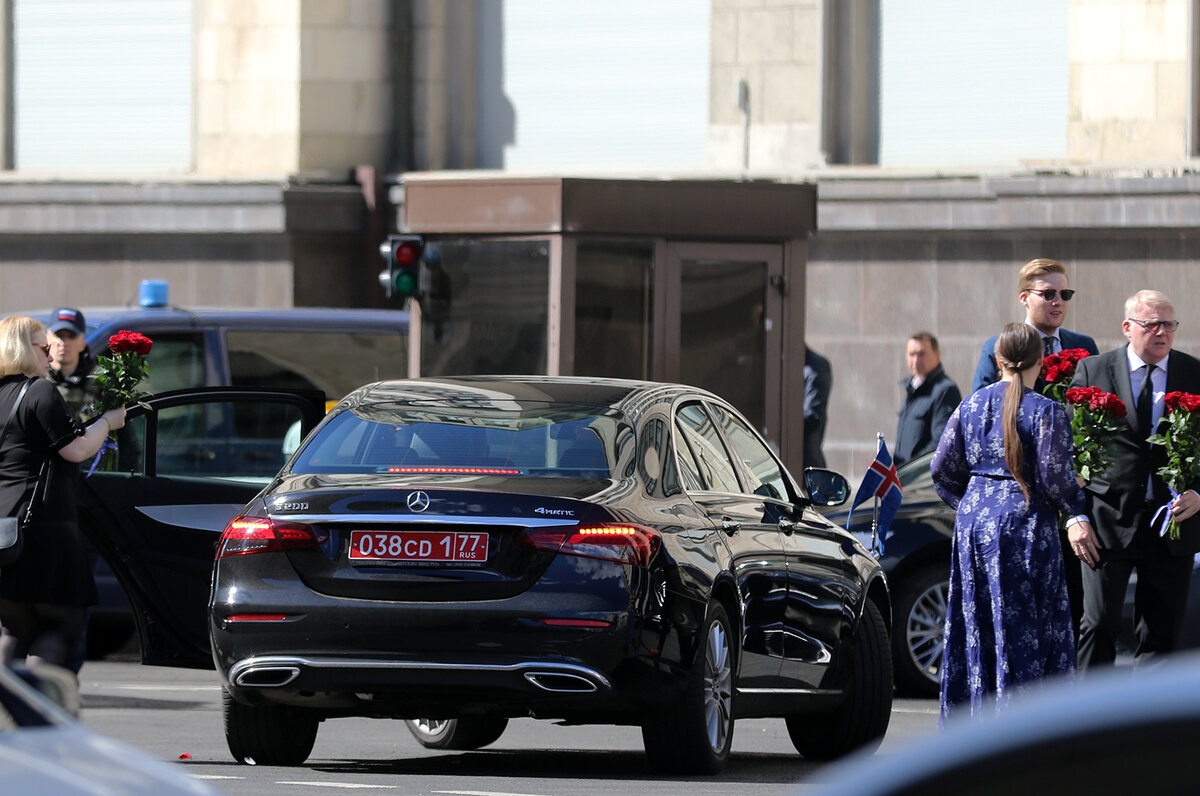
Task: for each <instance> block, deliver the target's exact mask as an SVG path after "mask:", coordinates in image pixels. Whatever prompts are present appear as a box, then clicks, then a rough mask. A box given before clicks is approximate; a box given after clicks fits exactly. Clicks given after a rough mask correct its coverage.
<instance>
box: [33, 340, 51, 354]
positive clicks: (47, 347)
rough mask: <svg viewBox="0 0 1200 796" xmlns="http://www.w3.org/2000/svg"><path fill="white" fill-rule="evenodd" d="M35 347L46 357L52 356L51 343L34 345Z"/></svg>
mask: <svg viewBox="0 0 1200 796" xmlns="http://www.w3.org/2000/svg"><path fill="white" fill-rule="evenodd" d="M33 347H34V348H37V349H39V350H40V351H41V352H42V353H43V354H45V355H46V356H50V344H49V343H34V344H33Z"/></svg>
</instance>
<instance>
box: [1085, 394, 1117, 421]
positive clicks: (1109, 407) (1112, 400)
mask: <svg viewBox="0 0 1200 796" xmlns="http://www.w3.org/2000/svg"><path fill="white" fill-rule="evenodd" d="M1091 407H1092V408H1093V409H1103V410H1104V411H1105V412H1108V413H1109V414H1110V415H1112V416H1113V417H1114V418H1116V419H1118V420H1120V419H1121V418H1122V417H1125V411H1126V410H1125V402H1124V401H1122V400H1121V399H1120V398H1118V397H1117V396H1115V395H1113V394H1112V393H1111V392H1106V393H1102V394H1101V395H1099V396H1098V397H1097V398H1096V399H1095V401H1094V402H1092V404H1091Z"/></svg>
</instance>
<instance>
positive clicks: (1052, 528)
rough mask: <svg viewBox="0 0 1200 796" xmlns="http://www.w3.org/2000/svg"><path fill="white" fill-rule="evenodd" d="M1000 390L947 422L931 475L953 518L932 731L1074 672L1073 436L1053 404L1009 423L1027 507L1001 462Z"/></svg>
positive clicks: (1003, 386)
mask: <svg viewBox="0 0 1200 796" xmlns="http://www.w3.org/2000/svg"><path fill="white" fill-rule="evenodd" d="M1007 389H1008V383H1007V382H998V383H996V384H992V385H989V386H987V387H984V388H983V389H981V390H979V391H978V392H975V393H973V394H972V395H971V396H970V397H968V398H967V399H966V400H965V401H963V402H962V403H961V404H959V407H958V409H956V410H955V411H954V414H953V415H951V417H950V420H949V422H948V423H947V424H946V429H945V431H944V432H943V434H942V439H941V442H940V444H939V445H938V449H937V453H936V454H935V455H934V457H933V463H932V465H931V469H932V474H933V480H934V486H935V488H936V489H937V492H938V494H939V495H941V497H942V499H943V500H945V501H946V503H948V504H949V505H950V507H951V508H954V509H955V510H956V511H957V515H956V517H955V521H954V540H953V550H952V553H951V570H950V594H949V604H948V606H947V614H946V630H945V647H944V650H943V653H942V685H941V721H942V723H943V724H944V723H945V721H946V719H947V718H948V717H949V715H950V714H951V712H952V711H954V712H955V713H956V714H957V713H958V712H959V709H960V708H961V710H963V711H969V714H970V715H971V716H977V715H980V714H983V713H986V712H989V711H994V710H1000V709H1001V708H1002V707H1003V706H1004V705H1006V704H1007V703H1008V701H1009V700H1010V699H1011V698H1012V696H1013V694H1015V693H1018V692H1020V691H1021V690H1022V689H1023V688H1024V687H1026V686H1028V685H1029V684H1031V683H1033V682H1035V681H1037V680H1040V679H1041V678H1043V677H1047V676H1049V675H1054V674H1073V673H1074V671H1075V639H1074V631H1073V628H1072V624H1071V607H1070V604H1069V602H1068V600H1067V585H1066V579H1065V574H1064V571H1063V560H1062V544H1061V542H1060V541H1059V535H1058V520H1059V516H1060V515H1061V514H1064V513H1065V514H1071V515H1073V514H1082V513H1083V511H1084V494H1083V490H1082V489H1080V487H1079V484H1078V483H1077V482H1076V481H1075V474H1074V471H1073V469H1072V451H1071V428H1070V423H1069V421H1068V420H1067V416H1066V412H1065V411H1064V410H1063V408H1062V407H1061V406H1059V404H1057V403H1056V402H1054V401H1052V400H1050V399H1049V398H1046V397H1044V396H1041V395H1038V394H1037V393H1035V392H1032V391H1030V390H1026V391H1025V394H1024V397H1023V398H1022V399H1021V406H1020V410H1019V412H1018V414H1017V427H1018V433H1019V434H1020V437H1021V448H1022V451H1023V453H1024V460H1025V464H1024V473H1023V474H1024V477H1025V481H1026V484H1027V485H1028V487H1029V490H1030V497H1031V501H1030V503H1031V505H1029V504H1027V502H1026V500H1025V496H1024V495H1023V494H1022V493H1021V488H1020V486H1018V485H1017V482H1016V481H1015V480H1014V479H1013V477H1012V475H1011V473H1010V472H1009V470H1008V466H1007V464H1006V463H1005V460H1004V421H1003V415H1002V408H1003V405H1004V393H1005V391H1006V390H1007Z"/></svg>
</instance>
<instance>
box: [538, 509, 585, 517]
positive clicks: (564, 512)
mask: <svg viewBox="0 0 1200 796" xmlns="http://www.w3.org/2000/svg"><path fill="white" fill-rule="evenodd" d="M533 513H534V514H549V515H550V516H551V517H574V516H575V512H574V511H571V510H570V509H546V508H542V507H541V506H538V507H537V508H536V509H534V510H533Z"/></svg>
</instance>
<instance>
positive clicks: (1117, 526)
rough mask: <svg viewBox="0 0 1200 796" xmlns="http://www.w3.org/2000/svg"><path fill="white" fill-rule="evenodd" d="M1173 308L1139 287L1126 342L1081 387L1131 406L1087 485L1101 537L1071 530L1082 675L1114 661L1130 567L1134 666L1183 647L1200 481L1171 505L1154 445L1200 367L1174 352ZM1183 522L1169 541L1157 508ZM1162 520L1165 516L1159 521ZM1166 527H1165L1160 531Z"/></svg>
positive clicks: (1078, 376)
mask: <svg viewBox="0 0 1200 796" xmlns="http://www.w3.org/2000/svg"><path fill="white" fill-rule="evenodd" d="M1178 328H1179V321H1177V320H1175V309H1174V307H1172V306H1171V302H1170V300H1168V299H1167V297H1166V296H1165V295H1163V294H1162V293H1160V292H1158V291H1157V290H1142V291H1139V292H1137V293H1135V294H1134V295H1132V296H1130V297H1129V299H1128V300H1126V302H1125V320H1124V321H1123V322H1122V323H1121V329H1122V330H1123V331H1124V333H1125V337H1126V338H1128V340H1129V343H1128V344H1127V345H1125V346H1123V347H1121V348H1118V349H1115V350H1113V351H1106V352H1105V353H1103V354H1101V355H1100V356H1096V357H1088V358H1086V359H1083V360H1081V361H1080V363H1079V366H1078V369H1077V370H1076V371H1075V380H1074V382H1073V385H1074V386H1076V387H1099V388H1100V389H1102V390H1104V391H1105V392H1111V393H1116V394H1117V396H1118V397H1119V398H1120V399H1121V400H1122V401H1124V402H1125V406H1126V407H1128V414H1127V415H1126V417H1125V419H1124V420H1123V421H1120V420H1119V421H1117V422H1118V423H1120V424H1121V426H1122V427H1121V431H1120V432H1119V433H1118V434H1117V435H1116V437H1115V438H1114V440H1113V445H1112V448H1111V451H1112V453H1113V459H1112V463H1111V464H1110V465H1109V466H1108V468H1107V469H1106V470H1105V471H1104V472H1103V473H1101V474H1099V475H1097V476H1095V477H1094V478H1092V480H1091V481H1089V482H1088V483H1087V484H1086V485H1085V486H1084V492H1085V493H1086V494H1087V498H1088V506H1087V514H1088V516H1090V517H1091V518H1092V525H1093V527H1094V532H1091V531H1086V530H1085V529H1084V527H1083V526H1079V525H1074V526H1073V527H1071V528H1070V529H1069V530H1068V537H1069V543H1070V546H1071V547H1070V549H1071V552H1072V553H1073V554H1074V555H1076V556H1077V557H1078V558H1079V560H1080V561H1082V562H1083V563H1084V564H1085V565H1086V566H1084V567H1083V621H1082V624H1081V626H1080V632H1079V651H1078V659H1079V661H1078V662H1079V668H1080V669H1081V670H1083V669H1087V668H1089V667H1092V666H1097V665H1100V664H1106V663H1112V662H1113V660H1114V659H1115V658H1116V639H1117V635H1118V633H1119V632H1120V629H1121V621H1122V619H1121V609H1122V606H1123V604H1124V601H1125V590H1126V587H1127V586H1128V584H1129V578H1130V575H1131V574H1132V572H1133V570H1134V569H1136V570H1137V573H1138V580H1137V589H1136V591H1135V594H1134V614H1133V618H1134V625H1135V632H1136V636H1137V649H1136V650H1135V652H1134V656H1135V657H1134V660H1135V662H1137V663H1142V662H1146V661H1148V660H1149V659H1151V658H1153V657H1154V656H1157V655H1161V654H1163V653H1167V652H1171V651H1173V650H1175V649H1177V646H1178V639H1179V633H1180V630H1181V629H1182V625H1183V617H1184V613H1185V608H1186V605H1187V594H1188V583H1189V580H1190V578H1191V572H1192V558H1193V555H1194V554H1195V553H1196V552H1197V551H1200V517H1196V516H1195V515H1196V512H1197V510H1200V494H1198V493H1197V491H1196V490H1197V489H1200V481H1198V482H1197V483H1195V484H1192V485H1191V486H1192V488H1190V489H1187V490H1184V491H1183V493H1182V494H1181V495H1180V496H1179V497H1178V498H1174V499H1172V497H1171V494H1170V491H1169V490H1168V489H1167V486H1166V484H1164V483H1163V480H1162V478H1161V477H1160V476H1159V475H1158V469H1159V468H1160V467H1162V466H1163V465H1164V464H1165V462H1166V455H1165V452H1164V451H1163V448H1162V447H1161V446H1158V445H1154V446H1151V445H1148V444H1147V443H1146V438H1147V437H1149V436H1150V435H1151V434H1152V433H1154V429H1155V428H1157V426H1158V422H1159V420H1160V419H1161V418H1162V415H1163V396H1164V395H1166V394H1167V393H1169V392H1175V391H1181V392H1188V393H1200V360H1198V359H1196V358H1195V357H1192V356H1189V355H1188V354H1185V353H1183V352H1182V351H1174V350H1172V345H1173V343H1174V338H1175V331H1176V329H1178ZM1164 504H1170V507H1171V508H1170V511H1171V513H1173V514H1174V515H1175V519H1176V520H1178V521H1179V522H1180V523H1181V525H1182V531H1181V533H1180V538H1179V540H1177V541H1170V540H1168V539H1166V538H1165V537H1163V536H1161V535H1160V534H1159V528H1158V527H1156V526H1155V525H1152V524H1151V522H1152V520H1153V517H1154V514H1155V512H1156V511H1157V510H1158V508H1159V507H1160V506H1163V505H1164ZM1160 519H1161V518H1160ZM1161 524H1162V523H1161V521H1160V522H1159V523H1158V525H1159V526H1161Z"/></svg>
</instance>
